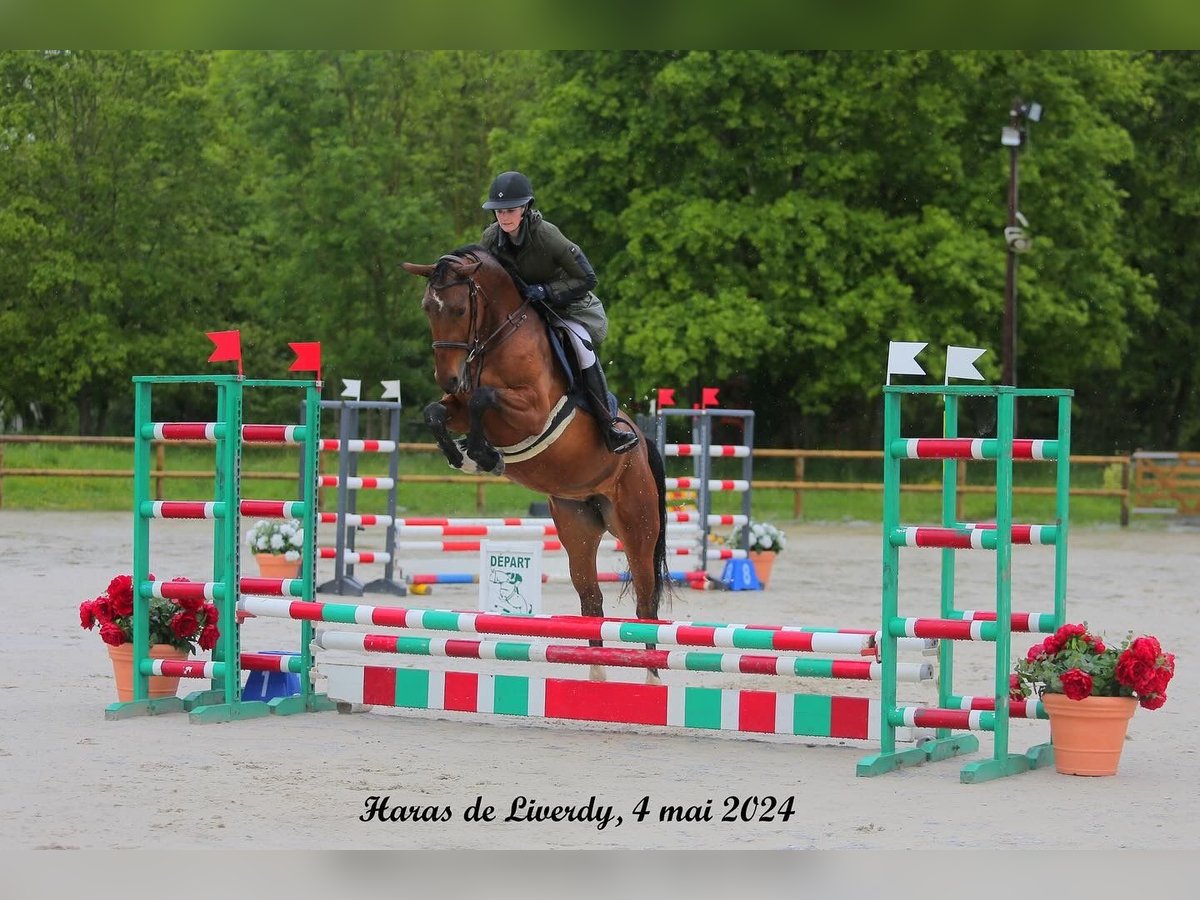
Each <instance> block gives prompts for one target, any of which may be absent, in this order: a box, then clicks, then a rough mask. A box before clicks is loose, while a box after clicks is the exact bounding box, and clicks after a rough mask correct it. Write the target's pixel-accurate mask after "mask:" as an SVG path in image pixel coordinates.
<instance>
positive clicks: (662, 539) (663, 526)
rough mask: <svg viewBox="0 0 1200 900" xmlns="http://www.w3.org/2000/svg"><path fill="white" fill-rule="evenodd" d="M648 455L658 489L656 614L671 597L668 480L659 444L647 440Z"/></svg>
mask: <svg viewBox="0 0 1200 900" xmlns="http://www.w3.org/2000/svg"><path fill="white" fill-rule="evenodd" d="M642 440H644V441H645V442H646V456H647V457H648V459H649V461H650V472H651V473H652V474H653V475H654V487H655V488H656V489H657V490H658V540H657V541H655V542H654V614H655V616H657V615H658V606H659V603H660V602H661V601H662V598H663V596H664V595H665V596H666V597H667V598H668V599H669V598H670V597H671V570H670V569H669V568H668V567H667V481H666V467H665V466H664V465H663V458H662V454H660V453H659V452H658V445H657V444H655V443H654V441H651V440H647V439H646V438H645V437H644V436H643V437H642Z"/></svg>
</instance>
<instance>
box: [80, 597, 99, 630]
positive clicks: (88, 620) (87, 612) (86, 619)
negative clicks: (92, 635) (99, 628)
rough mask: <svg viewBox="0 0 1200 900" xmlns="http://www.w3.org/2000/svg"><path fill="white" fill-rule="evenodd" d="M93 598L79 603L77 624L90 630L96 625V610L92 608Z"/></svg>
mask: <svg viewBox="0 0 1200 900" xmlns="http://www.w3.org/2000/svg"><path fill="white" fill-rule="evenodd" d="M94 603H95V601H94V600H84V601H83V602H82V603H80V604H79V624H80V625H81V626H82V627H83V628H86V629H87V630H88V631H91V630H92V629H93V628H95V627H96V610H95V609H93V608H92V607H93V604H94Z"/></svg>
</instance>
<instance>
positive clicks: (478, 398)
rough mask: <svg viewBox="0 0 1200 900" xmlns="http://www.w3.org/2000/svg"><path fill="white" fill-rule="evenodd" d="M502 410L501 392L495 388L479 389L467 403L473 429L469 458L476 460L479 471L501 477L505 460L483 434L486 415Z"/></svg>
mask: <svg viewBox="0 0 1200 900" xmlns="http://www.w3.org/2000/svg"><path fill="white" fill-rule="evenodd" d="M499 408H500V392H499V391H498V390H497V389H496V388H493V387H478V388H475V390H474V391H472V392H471V399H470V400H468V401H467V412H468V416H469V419H470V423H471V427H470V429H469V430H468V431H467V444H466V451H467V456H469V457H470V458H471V459H473V460H475V463H476V465H478V466H479V471H481V472H487V473H490V474H492V475H499V474H501V473H502V472H503V471H504V460H503V459H501V457H500V454H499V453H498V452H497V450H496V448H495V447H493V446H492V445H491V443H490V442H489V441H488V439H487V436H486V435H485V434H484V433H483V417H484V414H485V413H487V412H488V411H489V410H492V409H499Z"/></svg>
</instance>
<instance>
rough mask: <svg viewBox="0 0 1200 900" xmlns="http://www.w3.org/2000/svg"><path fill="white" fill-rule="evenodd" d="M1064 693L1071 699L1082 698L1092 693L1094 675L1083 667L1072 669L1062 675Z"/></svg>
mask: <svg viewBox="0 0 1200 900" xmlns="http://www.w3.org/2000/svg"><path fill="white" fill-rule="evenodd" d="M1062 686H1063V693H1064V694H1066V695H1067V698H1068V699H1069V700H1082V699H1083V698H1084V697H1090V696H1091V693H1092V676H1091V675H1089V674H1088V673H1087V672H1084V671H1083V670H1082V669H1071V670H1070V671H1067V672H1063V675H1062Z"/></svg>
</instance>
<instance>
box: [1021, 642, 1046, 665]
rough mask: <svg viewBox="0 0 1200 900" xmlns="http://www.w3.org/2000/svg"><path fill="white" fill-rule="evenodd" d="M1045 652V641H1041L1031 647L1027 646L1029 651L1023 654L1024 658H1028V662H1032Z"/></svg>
mask: <svg viewBox="0 0 1200 900" xmlns="http://www.w3.org/2000/svg"><path fill="white" fill-rule="evenodd" d="M1045 652H1046V644H1045V642H1042V643H1040V644H1034V645H1033V646H1032V647H1030V648H1029V652H1028V653H1026V654H1025V658H1026V659H1027V660H1029V661H1030V662H1033V661H1034V660H1035V659H1037V658H1038V657H1039V656H1041V655H1042V654H1043V653H1045Z"/></svg>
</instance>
